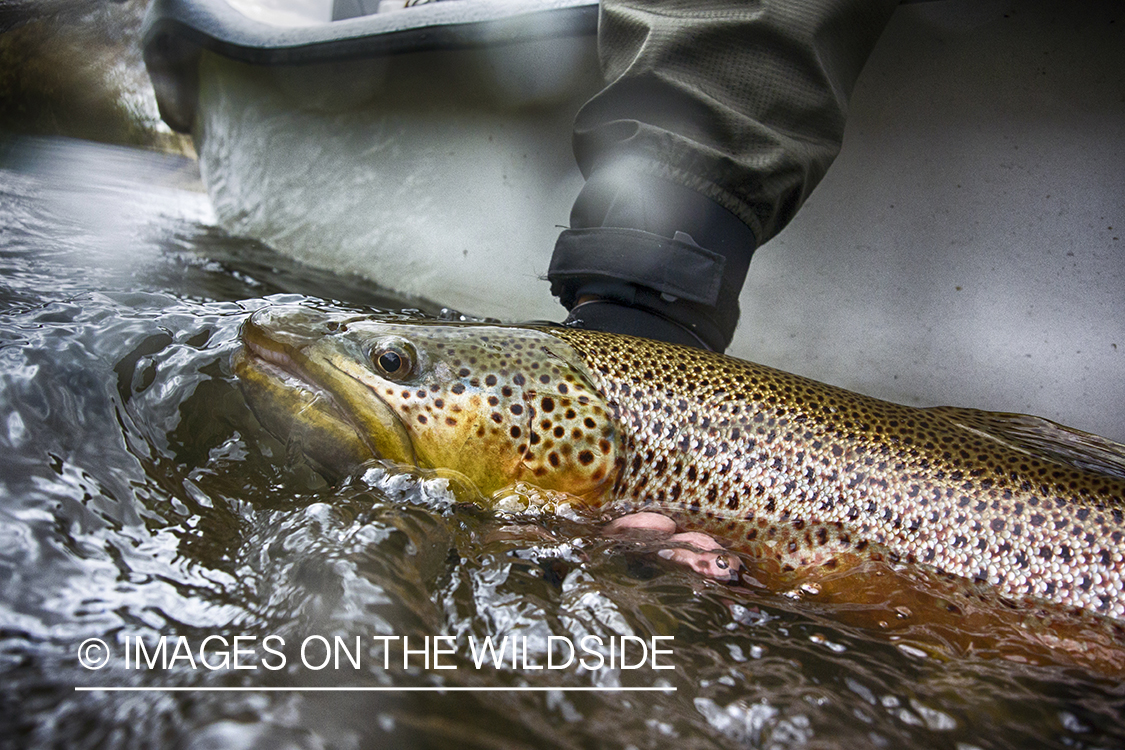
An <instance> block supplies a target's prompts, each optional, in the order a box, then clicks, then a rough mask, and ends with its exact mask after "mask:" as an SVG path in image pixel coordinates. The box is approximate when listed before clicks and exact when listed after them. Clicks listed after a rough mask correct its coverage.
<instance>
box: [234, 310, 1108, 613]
mask: <svg viewBox="0 0 1125 750" xmlns="http://www.w3.org/2000/svg"><path fill="white" fill-rule="evenodd" d="M243 339H244V342H245V346H244V348H243V350H242V352H240V354H239V355H237V357H236V361H235V369H236V372H238V374H239V375H240V377H242V378H243V382H244V389H246V391H247V396H248V398H249V399H250V401H251V403H252V404H255V402H257V404H256V406H255V409H256V411H259V412H260V413H263V412H264V413H271V411H270V409H271V406H270V405H271V404H272V405H273V407H272V408H273V410H274V411H273V412H272V413H274V414H275V418H277V421H280V418H279V417H278V415H277V406H276V405H277V404H278V403H284V402H283V401H279V398H283V397H284V398H288V399H290V400H289V402H288V406H287V407H285V408H283V409H282V410H281V411H285V410H286V409H288V410H289V411H290V413H291V414H293V418H292V419H291V420H290V421H291V424H290V434H291V435H292V434H295V433H294V432H293V431H294V430H296V431H297V432H300V433H302V434H306V435H308V436H310V437H311V441H310V442H309V443H308V445H310V446H313V448H312V450H313V452H315V451H316V450H317V448H316V446H317V445H319V446H320V449H324V448H325V447H326V446H327V447H328V450H327V454H332V449H331V447H330V446H331V445H332V444H336V445H338V446H339V448H338V449H337V452H336V458H338V459H339V458H341V457H342V458H343V461H344V463H346V462H349V461H354V460H355V458H356V457H357V456H362V455H364V454H365V453H367V454H368V455H369V456H378V457H382V458H387V459H390V460H394V461H401V462H404V463H411V464H416V465H419V466H424V467H429V468H436V469H445V470H452V471H455V472H458V473H460V474H463V475H464V476H465V477H467V478H468V479H469V480H470V481H471V482H473V483H474V484H475V485H476V486H477V487H478V488H479V489H480V490H481V492H482V493H483V494H484V495H485V496H487V495H489V494H491V493H493V492H495V491H497V490H499V489H501V488H503V487H505V486H507V485H510V484H512V483H514V482H517V481H527V482H531V483H533V484H535V485H537V486H540V487H544V488H547V489H556V490H561V491H565V492H568V493H570V494H572V495H574V496H575V497H576V498H580V499H581V500H582V501H584V502H586V503H588V504H590V505H594V506H607V507H609V506H612V507H613V508H614V509H615V510H622V511H624V510H637V509H645V510H655V511H659V512H662V513H666V514H668V515H671V516H673V517H674V518H676V519H677V520H679V521H681V522H683V523H684V524H685V525H687V526H690V527H694V528H698V529H701V530H705V531H708V532H710V533H713V534H716V535H718V536H720V537H722V538H723V539H725V540H729V541H730V542H731V543H732V545H733V546H735V547H736V548H741V549H745V550H749V551H751V552H752V553H753V554H755V555H759V556H766V557H769V556H771V555H772V556H773V557H775V558H776V559H777V560H778V561H779V562H780V563H781V564H782V565H783V566H785V567H787V568H797V567H802V566H827V567H829V568H831V567H832V566H834V565H836V564H838V563H841V562H842V561H847V560H854V559H856V558H860V559H862V558H863V556H864V555H867V554H872V553H873V552H874V551H876V550H879V551H881V552H880V554H882V553H885V554H888V555H890V556H891V558H892V559H895V558H898V559H902V560H906V561H914V562H917V563H921V564H924V565H928V566H931V567H932V568H935V569H937V570H939V571H942V572H944V573H948V574H953V575H956V576H961V577H964V578H967V579H974V580H979V581H987V582H988V583H989V584H991V585H992V586H994V587H995V588H996V589H997V590H998V591H999V592H1000V593H1001V594H1003V595H1004V596H1006V597H1008V598H1011V599H1016V600H1021V599H1033V600H1046V601H1050V602H1055V603H1057V604H1061V605H1067V606H1075V607H1080V608H1083V609H1085V610H1090V611H1094V612H1097V613H1100V614H1103V615H1108V616H1110V617H1113V618H1118V619H1123V618H1125V554H1123V553H1125V543H1123V535H1125V517H1123V511H1125V448H1123V447H1122V446H1119V445H1117V444H1115V443H1112V442H1110V441H1107V440H1104V439H1101V438H1097V437H1094V436H1090V435H1086V434H1085V433H1078V432H1076V431H1072V430H1068V429H1066V428H1062V427H1059V426H1057V425H1054V424H1053V423H1050V422H1047V421H1046V420H1039V419H1037V418H1033V417H1022V416H1017V415H1001V414H994V413H989V412H978V411H973V410H967V409H953V408H945V407H943V408H936V409H920V408H914V407H909V406H903V405H899V404H894V403H890V402H886V401H881V400H878V399H874V398H870V397H866V396H862V395H859V394H855V393H852V392H849V391H846V390H843V389H840V388H836V387H833V386H829V385H826V384H823V383H818V382H815V381H812V380H809V379H806V378H802V377H799V376H796V375H792V374H789V373H785V372H781V371H779V370H775V369H772V368H768V367H764V366H761V365H756V364H753V363H750V362H745V361H742V360H738V359H734V358H731V357H726V356H723V355H717V354H713V353H708V352H702V351H698V350H695V349H688V348H684V347H678V346H673V345H668V344H663V343H658V342H652V341H648V340H644V339H635V338H630V337H625V336H618V335H613V334H605V333H597V332H590V331H582V330H577V329H570V328H561V327H560V328H554V327H547V328H533V327H517V326H512V327H506V326H488V325H467V324H448V323H428V322H415V321H401V320H387V319H384V318H378V317H358V316H353V317H346V316H340V315H332V314H329V313H319V312H314V311H310V310H308V309H306V308H300V309H297V310H294V309H292V308H269V309H266V310H263V311H261V312H259V313H256V314H255V315H254V316H253V317H252V318H251V319H250V320H249V321H248V322H247V323H246V325H245V326H244V330H243ZM293 394H301V395H299V396H297V395H293ZM294 405H296V406H297V407H298V409H299V410H298V409H294ZM302 420H303V421H302ZM344 435H348V437H346V438H345V437H342V436H344ZM317 436H319V437H317ZM317 440H319V441H320V443H318V442H317ZM322 452H323V451H322ZM332 460H333V459H332V456H331V455H327V456H326V457H322V459H321V462H322V463H324V464H326V465H327V464H330V463H332Z"/></svg>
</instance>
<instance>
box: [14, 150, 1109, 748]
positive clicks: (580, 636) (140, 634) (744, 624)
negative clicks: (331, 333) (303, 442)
mask: <svg viewBox="0 0 1125 750" xmlns="http://www.w3.org/2000/svg"><path fill="white" fill-rule="evenodd" d="M193 169H194V166H193V164H192V163H191V162H189V161H186V160H181V159H177V158H173V157H167V156H163V155H158V154H155V153H150V152H144V151H137V150H128V149H121V148H114V147H107V146H97V145H92V144H89V143H85V142H80V141H67V140H57V139H56V140H36V139H20V140H5V141H2V142H0V195H2V196H3V197H2V199H0V265H2V277H0V450H2V452H3V460H2V461H0V570H2V572H0V591H2V596H0V685H2V687H0V738H2V739H0V746H2V747H9V746H11V747H36V748H46V747H67V748H86V747H90V748H94V747H98V748H125V747H146V748H147V747H153V748H155V747H160V748H186V749H188V750H203V749H204V748H219V747H222V748H243V747H245V748H257V747H269V748H271V749H272V750H280V749H281V748H363V747H396V748H399V747H401V748H414V747H417V748H446V747H448V748H462V747H496V748H532V747H534V748H556V747H557V748H587V747H611V748H663V747H673V746H674V747H677V748H737V747H755V748H756V747H763V748H858V747H889V748H897V747H912V748H930V747H932V748H958V750H971V749H972V748H1026V747H1057V748H1103V747H1104V748H1108V747H1121V746H1123V745H1125V687H1123V686H1122V685H1121V684H1120V683H1119V682H1118V681H1115V680H1111V679H1108V678H1105V677H1102V676H1099V675H1097V674H1092V673H1088V672H1086V671H1084V670H1082V669H1079V668H1075V667H1066V666H1051V665H1047V666H1033V665H1028V664H1021V663H1018V662H1013V661H1007V660H1002V659H985V658H980V657H975V656H971V655H959V656H949V655H945V656H943V655H942V654H941V653H940V649H938V650H937V651H932V650H927V649H925V648H920V647H918V645H917V643H916V642H915V641H914V640H912V639H911V638H910V637H904V638H901V639H898V640H896V639H892V638H887V637H885V636H882V635H880V634H877V633H872V632H869V631H867V630H864V629H860V628H852V627H848V626H846V625H843V624H841V622H840V619H839V618H837V617H835V616H834V615H833V612H832V611H830V610H829V609H827V608H825V607H821V606H818V605H817V603H816V601H815V597H808V596H804V597H803V596H801V594H800V592H789V595H788V596H786V595H783V594H778V593H771V592H766V591H761V590H757V589H755V588H753V587H746V586H739V587H733V586H728V585H724V584H720V583H716V582H713V581H708V580H704V579H702V578H700V577H698V576H696V575H695V574H694V573H692V572H690V571H687V570H683V569H679V568H676V567H674V566H672V565H670V564H668V563H666V562H664V561H663V560H661V559H660V558H659V557H658V556H656V555H654V554H652V553H651V552H648V551H645V550H643V549H638V548H637V547H636V546H633V545H629V544H626V543H623V542H620V541H612V540H607V539H605V538H603V537H601V536H600V535H599V534H598V527H597V525H596V524H594V523H591V522H590V521H588V520H584V519H582V518H579V517H558V516H537V515H534V514H527V513H516V512H513V513H490V512H486V511H483V510H479V509H475V508H474V507H471V506H468V505H466V504H462V503H459V502H458V497H457V496H456V494H454V493H452V492H451V491H450V489H449V487H448V486H447V485H446V484H445V483H444V482H443V481H442V480H438V479H435V478H433V477H429V476H426V475H425V474H422V473H418V472H403V471H394V470H387V469H380V468H375V469H372V470H370V471H368V472H367V473H366V474H365V475H363V476H362V477H356V478H354V479H353V480H351V481H349V482H345V483H342V484H340V485H337V486H332V485H328V484H326V483H325V482H324V481H323V480H322V479H321V478H320V477H319V476H318V475H316V474H315V473H314V472H312V471H310V470H309V469H308V468H307V467H305V466H304V465H303V464H302V463H301V461H300V460H299V457H294V456H289V455H287V451H286V448H285V446H284V445H281V444H280V443H278V442H277V441H276V440H274V439H273V438H271V437H270V436H269V435H267V434H265V433H264V432H263V431H262V430H261V429H260V428H259V427H258V425H257V423H256V421H255V419H254V417H253V416H252V415H251V413H250V412H249V410H248V409H247V407H246V405H245V402H244V401H243V398H242V396H241V393H240V391H239V390H238V387H237V384H236V383H235V381H234V378H233V376H232V375H231V372H230V365H229V358H230V355H231V352H232V351H233V350H234V348H235V347H236V346H237V334H238V327H239V325H240V323H241V322H242V320H243V319H244V318H245V317H246V315H247V314H248V313H249V312H251V311H253V310H255V309H258V308H259V307H261V306H262V305H265V304H269V302H270V301H271V300H274V301H276V300H284V301H301V300H303V301H306V302H308V303H309V304H317V305H322V306H325V307H338V306H342V305H352V306H363V307H373V308H378V309H385V310H399V309H402V308H406V307H411V306H414V305H415V304H416V303H415V302H413V301H411V300H404V299H400V298H396V297H394V296H393V295H390V294H385V293H382V292H380V291H378V290H376V289H373V288H372V286H371V284H370V283H369V282H366V281H361V280H359V279H356V278H350V277H338V276H334V275H332V274H330V273H326V272H322V271H314V270H311V269H309V268H306V267H303V266H300V265H299V264H296V263H294V262H293V261H290V260H287V259H285V258H283V257H281V256H278V255H276V254H274V253H272V252H271V251H270V250H269V249H268V248H266V247H264V246H262V245H260V244H258V243H255V242H253V241H249V240H243V239H239V238H236V237H232V236H230V235H228V234H226V233H225V232H224V231H223V230H221V229H219V228H217V227H216V226H215V225H214V217H213V215H212V213H211V209H210V207H209V204H208V202H207V199H206V196H205V195H204V194H203V193H202V192H201V191H200V189H199V187H198V177H197V176H196V175H195V174H194V172H193ZM327 300H335V301H327ZM426 312H429V313H438V312H439V311H437V310H427V311H426ZM447 314H449V313H447ZM919 625H920V626H923V625H924V623H921V624H919ZM904 632H907V634H908V635H909V631H904ZM489 638H490V639H492V643H493V646H494V647H496V648H497V649H498V648H499V644H501V643H504V641H503V639H505V638H507V639H508V640H507V642H506V648H508V649H509V650H508V651H506V652H505V653H506V654H507V658H506V659H505V660H504V661H503V663H502V664H500V665H499V666H498V665H496V664H494V663H493V660H492V659H491V657H489V656H486V655H485V652H484V651H483V648H484V647H483V645H482V644H483V643H484V642H485V639H489ZM138 643H140V644H141V646H142V647H138ZM512 644H516V645H517V646H518V648H517V649H516V651H517V653H516V654H515V656H514V663H513V654H512V652H511V650H510V649H511V647H512ZM611 644H612V648H613V649H615V651H614V652H613V654H612V655H611V654H610V648H611ZM912 644H913V645H912ZM403 645H406V646H407V650H405V651H404V649H403ZM583 646H586V647H588V651H582V650H581V649H582V647H583ZM572 647H574V648H576V649H578V653H577V654H576V656H582V657H583V659H582V660H581V661H580V660H579V659H577V658H574V659H571V660H570V661H569V662H567V657H568V655H569V652H568V650H567V649H570V648H572ZM622 648H624V649H625V659H624V666H623V665H622V658H621V656H622V655H621V649H622ZM161 649H163V650H161ZM595 654H596V656H595ZM611 656H612V664H611ZM330 657H334V660H333V658H330ZM482 657H483V658H482ZM599 660H600V662H599ZM404 661H405V666H404ZM427 662H428V666H427ZM564 662H565V664H564ZM357 665H358V666H357ZM439 665H440V667H441V668H438V667H439ZM560 665H563V666H562V668H558V669H547V668H545V667H548V666H556V667H557V666H560ZM658 666H659V667H671V668H665V669H657V668H656V667H658ZM94 667H96V668H94ZM536 667H541V668H539V669H537V668H536ZM341 687H347V688H357V689H354V690H346V691H340V690H337V689H338V688H341ZM106 688H116V689H118V690H106ZM121 688H128V689H129V690H120V689H121ZM170 688H177V689H178V690H171V689H170ZM439 688H441V689H444V690H440V689H439ZM511 688H532V690H512V689H511ZM576 688H577V689H576ZM637 688H645V690H643V691H642V690H637Z"/></svg>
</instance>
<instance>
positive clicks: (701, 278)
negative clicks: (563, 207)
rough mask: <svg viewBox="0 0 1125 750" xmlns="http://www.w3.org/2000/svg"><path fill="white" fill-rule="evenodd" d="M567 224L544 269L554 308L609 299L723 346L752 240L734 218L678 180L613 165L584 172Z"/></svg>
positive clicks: (734, 321)
mask: <svg viewBox="0 0 1125 750" xmlns="http://www.w3.org/2000/svg"><path fill="white" fill-rule="evenodd" d="M570 223H571V228H570V229H567V230H564V231H563V232H562V234H561V235H560V236H559V239H558V242H557V243H556V244H555V252H554V255H553V256H552V258H551V265H550V268H549V270H548V272H547V278H548V280H550V282H551V293H552V294H554V295H555V296H556V297H558V298H559V301H560V302H562V304H563V306H564V307H566V308H567V309H568V310H572V309H573V308H574V307H575V305H576V304H578V303H579V301H581V300H583V298H597V299H602V300H612V301H614V302H617V303H620V304H624V305H629V306H632V307H635V308H638V309H640V310H645V311H648V312H649V313H652V314H654V315H657V316H659V317H660V318H662V319H666V320H670V321H672V322H674V323H676V324H678V325H680V326H682V327H683V328H685V329H687V330H688V331H689V332H690V335H691V337H693V338H698V339H701V340H702V342H703V343H704V344H705V345H706V347H707V348H709V349H713V350H715V351H723V350H724V349H726V347H727V346H728V345H729V344H730V341H731V338H732V337H733V336H734V328H735V325H736V324H737V323H738V295H739V293H740V292H741V290H742V284H743V282H744V281H745V280H746V272H747V270H748V269H749V266H750V257H751V256H752V255H753V253H754V249H755V246H756V243H755V241H754V233H753V232H752V231H750V228H749V227H747V226H746V225H745V224H744V223H743V222H742V221H741V220H739V219H738V217H736V216H735V215H734V214H732V213H731V212H730V211H728V210H726V209H725V208H723V207H722V206H720V205H719V204H717V203H716V202H715V201H713V200H711V199H710V198H708V197H706V196H704V195H701V194H700V193H698V192H696V191H694V190H691V189H689V188H686V187H683V186H682V185H677V184H675V183H673V182H670V181H668V180H664V179H660V178H656V177H650V176H648V175H645V174H643V173H638V172H636V171H633V170H628V169H620V168H618V169H613V170H605V171H599V172H596V173H594V174H592V175H590V177H589V179H588V180H587V181H586V185H585V186H584V187H583V188H582V192H581V193H579V195H578V199H577V200H576V201H575V203H574V209H573V210H572V211H571V214H570ZM590 312H592V311H590ZM598 312H604V313H606V315H608V313H609V312H610V309H609V308H606V309H605V310H601V309H600V308H599V311H598ZM602 317H603V318H605V317H606V316H605V315H603V316H602ZM606 319H607V320H608V318H606ZM601 324H602V323H601V322H600V321H599V323H598V325H599V326H600V325H601ZM653 326H654V328H653V331H654V332H653V334H652V337H659V336H658V334H657V332H656V331H657V328H659V326H658V325H657V324H656V322H654V323H653ZM634 328H635V327H634ZM609 330H615V329H614V327H613V326H610V327H609ZM630 331H631V332H632V331H633V329H632V328H631V329H630ZM637 335H642V336H643V335H645V333H644V332H643V330H642V331H640V332H638V333H637Z"/></svg>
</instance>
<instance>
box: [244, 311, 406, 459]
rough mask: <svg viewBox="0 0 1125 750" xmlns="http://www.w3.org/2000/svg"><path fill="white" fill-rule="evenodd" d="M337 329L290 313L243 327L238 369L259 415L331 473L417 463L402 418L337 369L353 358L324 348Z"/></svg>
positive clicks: (256, 318) (315, 317)
mask: <svg viewBox="0 0 1125 750" xmlns="http://www.w3.org/2000/svg"><path fill="white" fill-rule="evenodd" d="M332 323H333V318H332V317H330V316H328V315H324V314H321V313H316V312H314V311H309V310H308V308H285V307H281V308H278V307H270V308H264V309H262V310H259V311H258V312H256V313H254V314H253V315H251V316H250V317H249V318H248V319H247V320H246V321H245V322H244V323H243V325H242V329H241V332H240V333H241V340H242V347H241V348H240V349H238V350H236V351H235V353H234V355H233V357H232V360H231V365H232V369H233V371H234V373H235V375H237V376H238V378H239V382H240V385H241V388H242V391H243V393H244V395H245V396H246V399H247V402H248V404H249V405H250V408H251V410H252V411H253V412H254V413H255V415H256V416H257V417H258V420H259V422H260V423H261V424H262V426H263V427H264V428H265V429H266V430H267V431H268V432H270V433H272V434H273V435H275V436H276V437H277V438H279V439H280V440H282V442H285V443H286V444H287V445H289V446H295V447H297V448H298V449H299V450H300V451H301V452H302V453H304V455H305V456H306V457H307V458H308V459H310V461H311V462H312V463H314V464H316V465H317V466H318V468H321V469H327V470H328V471H327V473H331V474H341V473H347V472H350V471H352V470H354V469H355V467H356V466H358V465H359V464H361V463H363V462H364V461H368V460H371V459H373V458H376V459H389V460H393V461H399V462H404V463H413V459H414V449H413V445H412V444H411V441H410V438H409V435H408V433H407V432H406V430H405V428H404V426H403V425H402V423H401V420H400V419H399V418H398V415H397V414H395V412H394V411H393V410H392V409H391V408H390V407H388V406H387V405H386V404H385V403H384V402H383V401H382V399H380V398H379V397H378V396H377V394H375V393H374V392H373V391H372V390H371V389H370V388H367V387H366V386H365V385H363V384H362V383H360V382H358V381H356V379H355V378H354V377H353V376H351V375H349V374H348V373H347V371H346V370H345V369H343V368H341V367H340V366H339V365H338V364H337V361H336V360H337V359H338V358H339V357H345V356H346V353H343V352H336V351H335V350H334V349H332V348H331V347H323V346H321V344H322V343H323V342H324V341H325V340H326V337H331V336H332V335H333V332H334V331H335V330H337V329H336V327H334V326H333V325H331V324H332ZM320 349H323V351H320Z"/></svg>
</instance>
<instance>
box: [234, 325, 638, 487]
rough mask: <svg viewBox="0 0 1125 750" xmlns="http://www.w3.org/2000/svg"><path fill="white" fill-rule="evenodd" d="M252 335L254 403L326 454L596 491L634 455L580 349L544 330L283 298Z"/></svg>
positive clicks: (250, 328) (246, 352) (247, 351)
mask: <svg viewBox="0 0 1125 750" xmlns="http://www.w3.org/2000/svg"><path fill="white" fill-rule="evenodd" d="M242 341H243V347H242V349H241V350H240V351H239V352H238V353H237V354H236V355H235V359H234V369H235V372H236V374H237V375H238V376H239V378H240V379H241V381H242V387H243V390H244V392H245V393H246V395H247V399H248V401H249V403H250V404H251V407H252V408H253V409H254V411H255V413H256V414H258V415H259V419H260V420H261V421H262V423H263V425H264V426H266V428H267V429H268V430H270V431H271V432H274V433H275V434H279V436H285V437H287V438H288V439H290V440H293V439H298V440H299V441H300V442H301V446H300V448H301V450H303V451H304V452H305V453H306V455H308V456H309V457H310V458H311V459H312V460H313V461H314V463H318V464H320V465H322V466H326V467H329V468H336V469H337V470H339V469H342V468H344V467H345V466H346V465H348V464H352V465H353V466H354V465H355V464H357V463H359V462H361V461H363V460H365V459H370V458H381V459H386V460H390V461H394V462H399V463H407V464H413V465H415V466H419V467H422V468H428V469H438V470H445V471H448V472H456V473H457V474H460V475H462V476H464V477H465V478H466V479H468V481H470V482H471V483H472V484H473V485H475V486H476V488H477V489H478V490H479V491H480V492H481V494H482V495H483V496H485V497H488V496H490V495H492V494H493V493H495V492H497V491H498V490H501V489H503V488H505V487H508V486H510V485H512V484H514V483H517V482H527V483H529V484H532V485H534V486H537V487H540V488H543V489H550V490H557V491H562V492H566V493H567V494H569V495H572V496H574V497H576V498H582V499H585V500H587V501H588V502H590V503H595V502H597V501H598V500H600V499H601V498H602V497H604V496H605V495H606V494H607V492H608V490H609V489H610V488H611V487H612V485H613V481H614V479H615V478H616V476H617V474H618V472H619V471H620V469H621V466H622V465H623V463H624V460H623V458H622V447H621V444H620V443H621V436H620V430H619V428H618V426H617V424H616V419H615V417H614V415H613V413H612V411H611V409H610V407H609V406H608V405H607V404H606V402H605V401H604V399H603V397H602V395H601V394H600V393H599V391H598V389H597V388H596V387H595V386H594V384H593V382H592V379H591V378H590V375H589V373H588V371H587V369H586V366H585V363H584V361H583V359H582V358H581V356H580V355H579V354H578V353H577V352H576V351H575V350H574V349H573V348H572V347H571V346H570V345H569V344H567V343H566V342H564V341H562V340H561V339H558V338H556V337H554V336H552V335H550V334H549V333H548V332H547V331H546V330H544V329H537V328H528V327H519V326H493V325H480V324H460V323H446V322H432V321H418V320H403V319H396V318H391V317H387V316H371V315H368V316H354V315H352V316H349V315H343V314H339V313H330V312H323V311H320V310H317V309H315V308H311V307H308V306H273V307H269V308H264V309H262V310H260V311H258V312H256V313H254V314H253V315H252V316H251V317H250V318H249V319H248V320H247V321H246V322H245V323H244V324H243V328H242Z"/></svg>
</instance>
